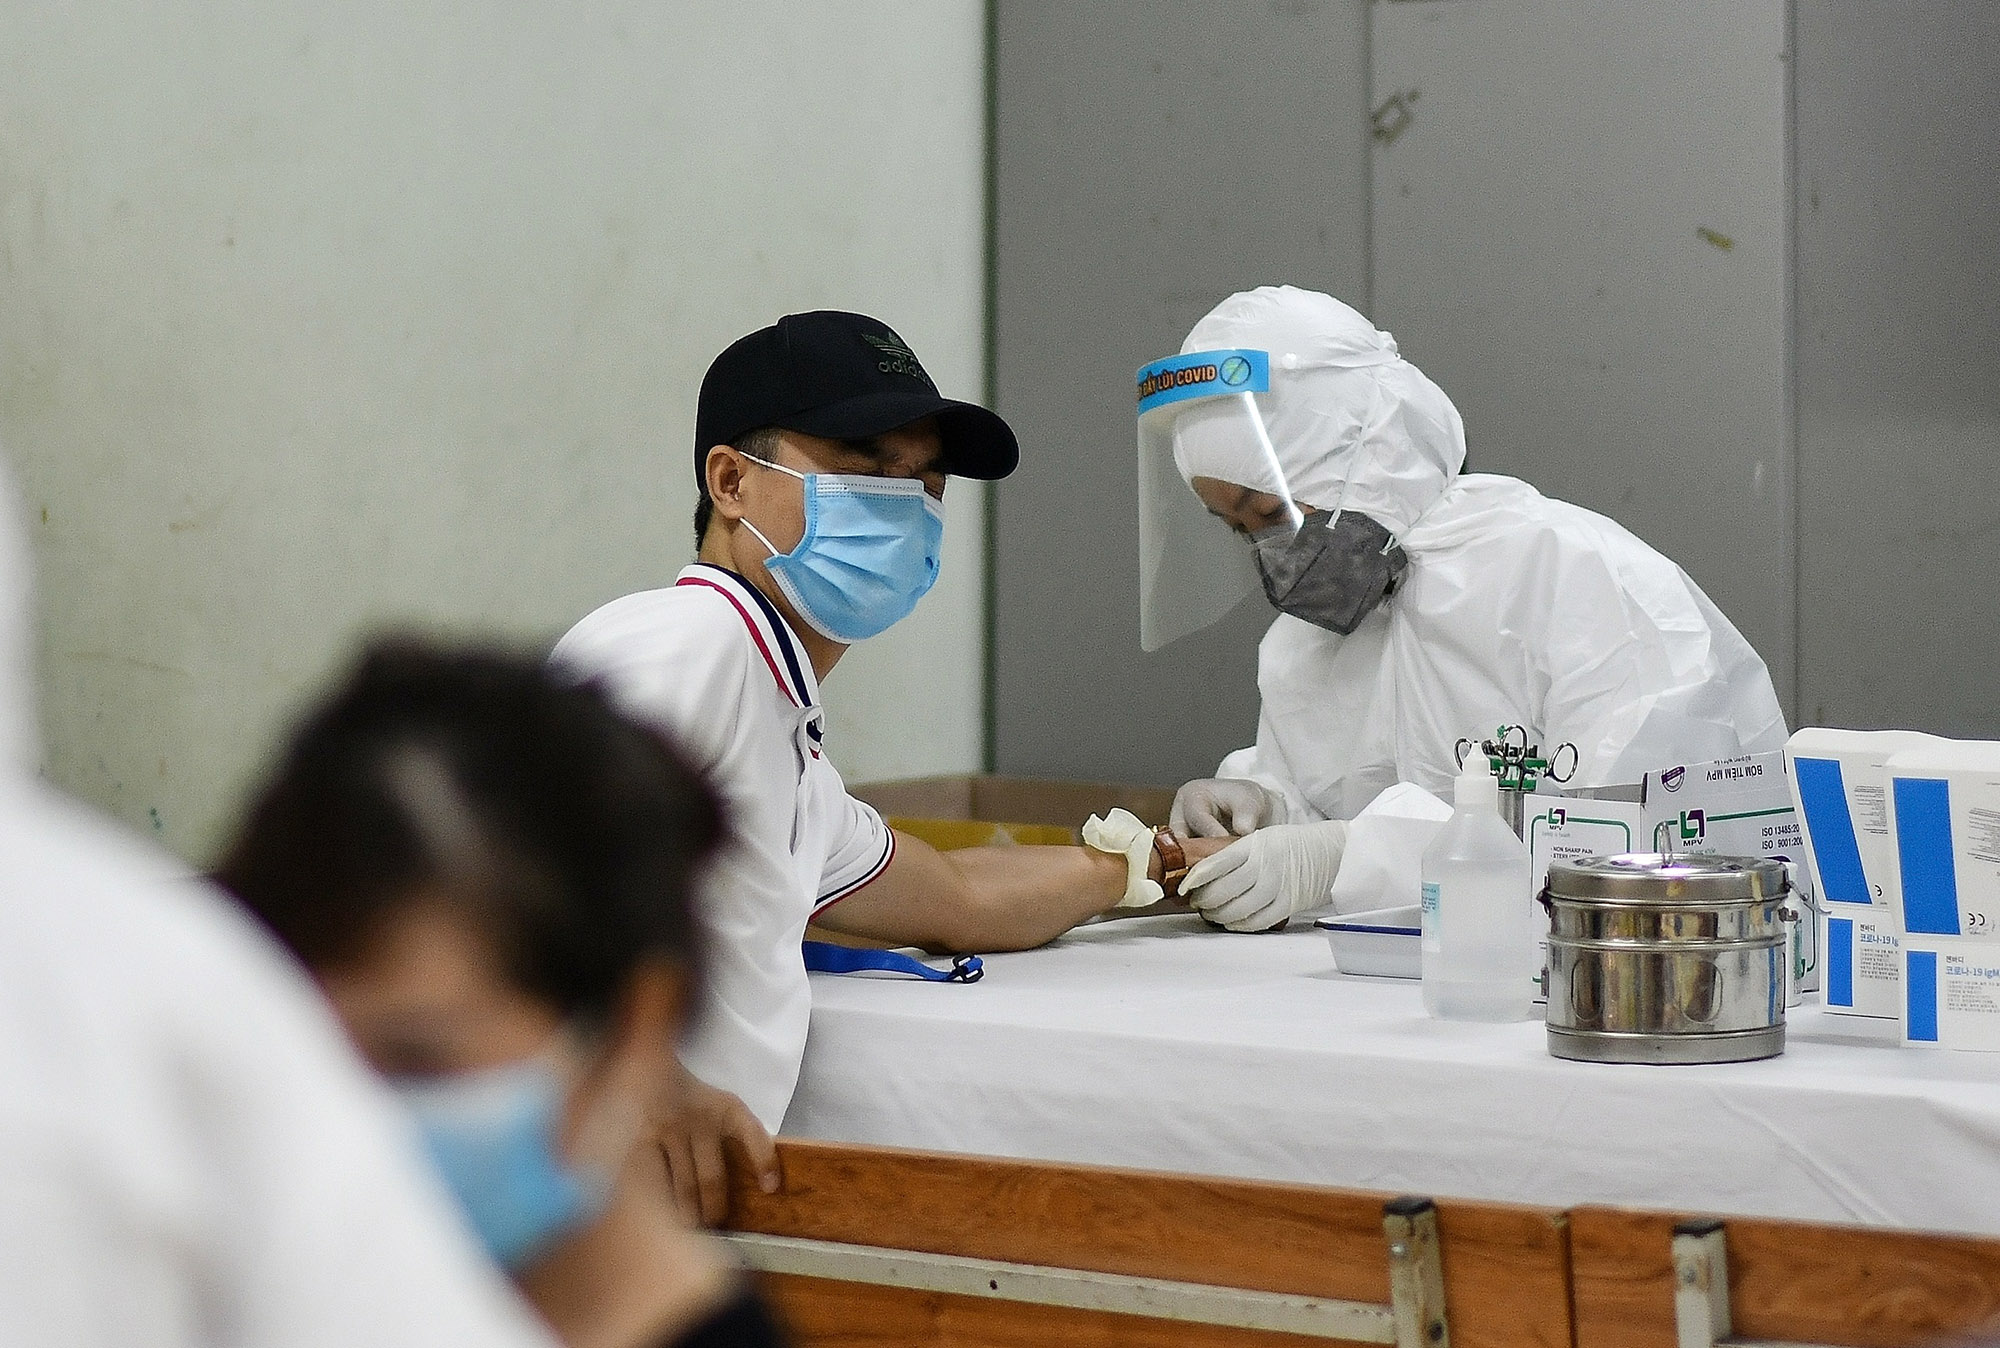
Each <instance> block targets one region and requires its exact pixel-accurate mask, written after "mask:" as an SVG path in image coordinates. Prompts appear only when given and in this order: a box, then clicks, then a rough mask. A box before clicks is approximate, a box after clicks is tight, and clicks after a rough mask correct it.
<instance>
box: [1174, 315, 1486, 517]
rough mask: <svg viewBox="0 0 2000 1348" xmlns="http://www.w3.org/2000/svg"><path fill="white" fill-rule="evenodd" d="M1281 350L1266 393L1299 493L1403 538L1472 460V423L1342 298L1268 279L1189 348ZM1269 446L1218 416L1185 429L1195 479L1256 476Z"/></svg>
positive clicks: (1180, 457)
mask: <svg viewBox="0 0 2000 1348" xmlns="http://www.w3.org/2000/svg"><path fill="white" fill-rule="evenodd" d="M1232 347H1246V348H1253V349H1256V350H1261V351H1266V352H1269V353H1270V359H1271V389H1270V392H1269V393H1268V394H1265V395H1263V396H1261V397H1260V398H1259V399H1258V403H1259V407H1260V409H1261V411H1262V413H1263V417H1264V425H1265V429H1266V431H1267V432H1268V434H1269V436H1270V443H1271V447H1272V449H1274V450H1275V451H1276V453H1277V458H1278V466H1279V468H1280V469H1281V470H1282V473H1283V477H1284V480H1285V482H1286V484H1287V486H1288V488H1289V492H1290V495H1291V496H1292V499H1293V500H1295V501H1297V502H1299V503H1300V504H1301V505H1308V506H1313V507H1316V508H1318V509H1321V510H1332V509H1335V508H1336V507H1337V508H1340V509H1344V510H1358V511H1360V512H1361V513H1363V514H1365V515H1369V516H1371V517H1373V518H1374V519H1375V520H1377V521H1378V522H1380V523H1381V524H1382V525H1383V526H1384V527H1386V528H1387V529H1388V530H1389V531H1390V532H1391V533H1393V534H1395V535H1396V536H1397V537H1398V538H1401V537H1402V535H1403V534H1404V533H1406V532H1407V531H1408V530H1409V529H1410V528H1411V526H1413V525H1414V524H1415V523H1416V522H1417V519H1418V517H1420V516H1421V515H1422V514H1423V513H1424V512H1425V511H1427V510H1429V509H1430V508H1431V506H1433V505H1434V504H1436V503H1437V501H1438V499H1439V498H1440V497H1441V496H1443V495H1444V493H1445V489H1446V488H1447V487H1449V486H1450V485H1451V484H1452V482H1453V481H1454V480H1456V479H1457V477H1458V470H1459V468H1460V467H1461V466H1462V465H1463V464H1464V463H1465V428H1464V426H1463V425H1461V424H1460V422H1459V419H1458V409H1457V408H1455V407H1453V406H1452V405H1451V399H1449V398H1447V397H1445V396H1444V390H1443V389H1440V388H1439V387H1438V386H1437V385H1436V384H1433V383H1432V382H1431V381H1430V379H1429V378H1428V377H1426V376H1425V374H1424V372H1423V371H1422V370H1419V369H1418V368H1417V367H1416V366H1414V365H1412V364H1410V363H1409V362H1408V361H1406V360H1404V359H1403V358H1402V356H1400V355H1399V354H1397V351H1396V339H1395V338H1394V337H1391V336H1390V335H1389V334H1388V333H1386V332H1381V331H1379V330H1377V329H1376V327H1375V325H1374V324H1372V323H1370V322H1369V321H1368V320H1367V319H1365V318H1363V317H1362V316H1361V315H1360V314H1358V313H1356V312H1355V311H1354V310H1353V309H1350V308H1349V307H1348V306H1346V305H1345V304H1342V303H1341V302H1340V301H1339V300H1337V299H1334V298H1333V297H1332V296H1331V295H1321V294H1317V293H1315V292H1313V291H1310V290H1300V289H1297V288H1296V287H1293V286H1261V287H1259V288H1258V289H1256V290H1246V291H1244V292H1242V293H1241V294H1236V295H1231V296H1230V297H1229V298H1228V299H1226V300H1224V301H1223V302H1222V303H1221V304H1218V305H1216V306H1215V308H1214V309H1212V310H1210V311H1209V314H1208V316H1207V317H1205V318H1203V319H1202V320H1201V321H1200V322H1199V323H1196V324H1195V325H1194V329H1193V330H1192V331H1191V332H1189V333H1188V335H1187V340H1186V341H1184V342H1183V343H1181V350H1182V351H1183V352H1194V351H1212V350H1218V349H1222V348H1232ZM1260 450H1261V446H1259V445H1257V444H1256V443H1255V442H1254V441H1249V440H1246V439H1245V438H1244V437H1243V436H1241V435H1240V434H1236V433H1234V427H1233V426H1231V425H1228V424H1227V423H1224V422H1221V421H1220V420H1219V419H1218V418H1216V417H1213V416H1204V415H1200V414H1196V415H1191V416H1184V417H1183V418H1182V419H1181V421H1180V423H1179V424H1178V426H1177V427H1176V432H1175V436H1174V461H1175V464H1176V465H1177V466H1178V467H1179V469H1180V472H1181V477H1182V479H1183V480H1188V479H1192V478H1195V477H1213V478H1217V479H1220V480H1221V481H1224V482H1241V483H1250V484H1256V483H1259V482H1260V481H1261V480H1262V478H1263V476H1265V475H1267V474H1268V470H1267V469H1265V468H1264V467H1263V466H1262V464H1261V463H1260V462H1259V460H1258V454H1259V452H1260Z"/></svg>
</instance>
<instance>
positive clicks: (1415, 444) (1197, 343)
mask: <svg viewBox="0 0 2000 1348" xmlns="http://www.w3.org/2000/svg"><path fill="white" fill-rule="evenodd" d="M1224 347H1244V348H1254V349H1261V350H1266V351H1268V352H1269V353H1270V363H1271V365H1270V378H1271V388H1270V392H1269V393H1268V394H1265V395H1260V397H1259V403H1260V406H1261V407H1262V409H1263V416H1264V421H1265V425H1266V426H1267V428H1268V429H1269V432H1270V443H1271V450H1272V452H1273V453H1274V454H1275V456H1276V458H1277V461H1278V463H1279V465H1280V466H1281V467H1282V469H1283V473H1284V477H1285V479H1286V481H1287V482H1288V483H1289V486H1290V491H1291V494H1292V495H1293V497H1294V498H1295V499H1297V500H1298V501H1300V502H1302V503H1303V504H1306V505H1310V506H1316V507H1319V508H1321V509H1333V508H1336V507H1338V508H1341V509H1345V510H1353V511H1361V512H1363V513H1366V514H1368V515H1370V516H1372V517H1374V518H1375V519H1376V520H1377V521H1378V522H1380V523H1381V524H1382V525H1384V526H1385V527H1386V528H1388V529H1389V530H1390V531H1392V532H1393V533H1394V534H1395V536H1396V539H1397V541H1398V542H1399V543H1400V544H1401V545H1402V547H1403V549H1404V550H1405V551H1406V552H1407V553H1408V555H1409V559H1410V565H1409V570H1408V571H1407V572H1406V573H1405V575H1404V578H1403V580H1402V582H1401V584H1400V586H1399V587H1398V589H1397V590H1396V592H1395V593H1394V594H1392V595H1391V596H1390V597H1389V598H1388V599H1387V600H1386V601H1385V602H1384V603H1383V604H1382V606H1381V607H1380V608H1378V609H1376V610H1375V611H1374V612H1373V613H1371V614H1369V615H1368V617H1367V618H1366V619H1364V620H1363V621H1362V623H1361V625H1360V626H1359V627H1358V628H1357V629H1356V630H1355V631H1354V632H1353V634H1352V635H1349V636H1341V635H1338V634H1336V633H1334V632H1330V631H1326V630H1323V629H1321V628H1318V627H1315V626H1313V625H1311V624H1309V623H1305V622H1301V621H1299V620H1298V619H1296V618H1292V617H1289V616H1284V615H1281V616H1280V617H1279V618H1278V619H1277V621H1276V622H1274V623H1273V624H1272V626H1271V629H1270V631H1269V632H1268V633H1267V634H1266V635H1265V637H1264V641H1263V644H1262V645H1261V647H1260V648H1259V652H1258V690H1259V692H1260V694H1261V695H1262V703H1263V705H1262V709H1261V714H1260V718H1259V725H1258V734H1257V743H1256V744H1255V745H1254V746H1251V747H1250V748H1247V749H1242V750H1239V751H1237V752H1236V753H1234V754H1231V755H1230V756H1229V757H1228V758H1226V759H1225V760H1224V761H1223V763H1222V765H1221V767H1220V768H1219V769H1218V770H1217V772H1218V775H1219V776H1224V777H1249V778H1253V779H1255V780H1258V781H1261V782H1263V783H1264V784H1265V785H1267V786H1270V787H1272V788H1273V789H1275V790H1277V791H1279V792H1281V793H1282V794H1283V795H1284V797H1285V799H1286V801H1287V803H1288V806H1289V810H1290V814H1289V817H1290V819H1291V820H1292V821H1293V822H1303V821H1309V820H1314V819H1351V818H1353V817H1354V816H1355V815H1356V814H1358V813H1359V812H1360V811H1361V810H1362V809H1363V808H1365V807H1366V806H1367V805H1368V804H1369V802H1370V801H1372V800H1373V799H1374V798H1375V797H1376V795H1378V794H1379V793H1380V792H1381V791H1383V790H1384V789H1386V788H1388V787H1390V786H1392V785H1394V784H1396V783H1398V782H1413V783H1415V784H1417V785H1419V786H1422V787H1424V788H1425V789H1426V790H1428V791H1431V792H1433V793H1434V794H1437V795H1439V796H1443V797H1449V795H1450V788H1451V783H1452V779H1453V778H1454V777H1455V776H1456V757H1455V753H1454V749H1455V746H1456V744H1457V742H1458V740H1459V739H1460V738H1472V739H1477V738H1479V737H1481V736H1490V735H1491V734H1493V733H1494V731H1495V730H1496V729H1497V728H1498V727H1499V726H1501V725H1503V724H1505V725H1521V726H1524V727H1525V728H1526V729H1527V731H1528V734H1529V736H1530V738H1531V739H1532V740H1533V741H1534V742H1536V743H1538V744H1540V745H1541V746H1542V747H1543V748H1544V749H1546V750H1553V749H1554V747H1555V746H1556V745H1557V744H1560V743H1564V742H1568V743H1573V744H1575V745H1576V747H1577V756H1578V768H1577V772H1576V775H1575V778H1574V779H1573V780H1574V783H1575V784H1576V785H1579V786H1585V785H1590V786H1598V785H1607V784H1611V783H1617V782H1628V781H1630V782H1636V781H1637V780H1638V779H1639V777H1640V775H1641V774H1642V773H1644V772H1645V771H1647V770H1649V769H1654V768H1662V767H1668V766H1671V765H1673V764H1676V763H1685V762H1700V761H1703V760H1707V759H1714V758H1725V757H1730V756H1732V755H1736V754H1742V753H1756V752H1764V751H1767V750H1776V749H1779V748H1782V747H1783V745H1784V741H1785V736H1786V731H1785V723H1784V715H1783V712H1782V710H1781V709H1780V707H1779V705H1778V700H1777V696H1776V694H1775V692H1774V691H1773V690H1772V687H1771V680H1770V675H1769V673H1768V672H1767V671H1766V669H1765V667H1764V662H1763V661H1762V660H1761V659H1759V658H1758V656H1757V653H1756V652H1755V651H1754V650H1753V649H1751V647H1750V645H1749V643H1747V642H1746V641H1744V639H1743V637H1742V636H1741V635H1740V634H1739V633H1738V632H1737V631H1736V629H1735V628H1734V627H1733V626H1732V625H1731V624H1730V622H1729V620H1728V619H1727V618H1726V617H1725V616H1723V614H1722V613H1721V611H1720V610H1718V609H1717V608H1716V607H1715V605H1714V604H1713V603H1712V602H1710V600H1709V599H1708V596H1707V595H1705V594H1703V593H1702V591H1701V589H1700V587H1698V586H1697V585H1696V584H1695V583H1694V581H1693V580H1691V579H1690V578H1689V577H1688V575H1687V573H1686V572H1684V571H1682V570H1681V568H1680V567H1678V566H1676V565H1675V564H1674V563H1673V562H1672V561H1670V560H1668V559H1667V558H1665V557H1663V556H1661V555H1660V554H1659V553H1657V552H1655V551H1654V550H1653V549H1652V548H1650V547H1648V546H1647V545H1646V544H1645V543H1643V542H1641V541H1640V540H1639V539H1638V538H1636V537H1634V536H1633V535H1632V534H1631V533H1629V532H1628V531H1627V530H1625V529H1624V528H1622V527H1620V526H1619V525H1618V524H1617V523H1615V522H1614V521H1612V520H1609V519H1607V518H1605V517H1604V516H1602V515H1598V514H1595V513H1593V512H1591V511H1588V510H1585V509H1582V508H1581V507H1578V506H1574V505H1569V504H1567V503H1565V502H1562V501H1554V500H1550V499H1549V498H1547V497H1545V496H1543V495H1541V494H1540V493H1539V492H1537V491H1536V490H1535V489H1534V488H1533V487H1531V486H1529V485H1528V484H1527V483H1525V482H1521V481H1518V480H1517V479H1514V478H1508V477H1499V476H1494V475H1489V474H1471V475H1465V476H1461V475H1460V471H1459V470H1460V468H1461V467H1462V465H1463V464H1464V461H1465V443H1466V442H1465V433H1464V429H1463V427H1462V425H1461V423H1460V421H1459V416H1458V412H1457V409H1455V408H1454V407H1453V406H1452V404H1451V400H1450V399H1449V398H1447V397H1446V396H1445V395H1444V392H1443V391H1442V390H1441V389H1439V388H1438V386H1437V385H1436V384H1434V383H1432V382H1431V381H1430V380H1429V379H1428V378H1427V377H1425V375H1424V374H1423V372H1422V371H1420V370H1418V369H1417V368H1416V367H1415V366H1413V365H1411V364H1410V363H1409V362H1408V361H1406V360H1404V359H1403V358H1402V357H1401V356H1400V355H1398V354H1397V351H1396V343H1395V340H1394V339H1393V338H1392V337H1390V335H1389V334H1388V333H1385V332H1380V331H1378V330H1376V328H1375V327H1374V326H1373V325H1372V324H1370V323H1369V322H1368V320H1367V319H1365V318H1363V317H1362V316H1361V315H1360V314H1358V313H1356V312H1355V311H1354V310H1353V309H1351V308H1349V307H1348V306H1346V305H1344V304H1342V303H1340V302H1339V301H1338V300H1335V299H1332V298H1330V297H1329V296H1326V295H1319V294H1314V293H1312V292H1309V291H1303V290H1297V289H1294V288H1292V287H1288V286H1285V287H1264V288H1261V289H1258V290H1253V291H1247V292H1244V293H1242V294H1238V295H1233V296H1231V297H1230V298H1229V299H1227V300H1225V301H1223V302H1222V303H1221V304H1219V305H1217V306H1216V308H1215V310H1214V311H1213V312H1211V313H1210V314H1209V315H1208V316H1207V317H1206V318H1204V319H1202V320H1201V322H1199V323H1198V324H1196V325H1195V328H1194V330H1193V331H1192V332H1191V333H1189V334H1188V338H1187V342H1186V344H1185V349H1188V350H1197V351H1198V350H1213V349H1218V348H1224ZM1174 451H1175V462H1176V466H1177V467H1178V468H1179V469H1180V471H1181V473H1182V475H1183V477H1193V476H1197V475H1200V476H1209V477H1218V478H1221V479H1224V480H1231V481H1241V480H1244V479H1243V477H1242V475H1241V474H1242V472H1243V471H1244V469H1243V467H1242V466H1241V465H1233V464H1232V462H1231V460H1230V458H1229V456H1230V455H1232V454H1237V455H1240V454H1242V453H1243V450H1242V439H1241V437H1234V438H1231V437H1228V436H1224V435H1208V434H1204V432H1203V429H1202V422H1201V420H1200V419H1199V418H1193V417H1190V418H1184V419H1183V421H1182V423H1181V425H1180V426H1179V427H1177V429H1176V440H1175V446H1174ZM1216 527H1220V526H1219V525H1218V526H1216Z"/></svg>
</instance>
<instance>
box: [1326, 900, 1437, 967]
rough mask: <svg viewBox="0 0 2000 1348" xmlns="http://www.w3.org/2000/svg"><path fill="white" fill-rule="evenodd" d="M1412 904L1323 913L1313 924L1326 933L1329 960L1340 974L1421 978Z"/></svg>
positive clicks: (1418, 932)
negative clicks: (1331, 913) (1398, 906)
mask: <svg viewBox="0 0 2000 1348" xmlns="http://www.w3.org/2000/svg"><path fill="white" fill-rule="evenodd" d="M1418 920H1419V919H1418V914H1417V909H1416V906H1415V905H1414V904H1412V905H1410V906H1408V907H1404V908H1377V909H1375V910H1373V911H1371V912H1366V913H1342V914H1340V915H1339V916H1338V917H1323V918H1320V919H1319V920H1318V921H1317V922H1314V923H1313V926H1315V927H1317V928H1318V929H1319V930H1321V931H1323V932H1325V933H1326V943H1327V945H1328V946H1329V947H1331V948H1332V950H1333V964H1334V967H1335V968H1337V969H1339V970H1340V972H1342V973H1344V974H1366V975H1371V976H1373V977H1376V978H1422V977H1423V973H1424V960H1423V933H1422V931H1421V930H1420V929H1419V928H1418V926H1417V923H1418Z"/></svg>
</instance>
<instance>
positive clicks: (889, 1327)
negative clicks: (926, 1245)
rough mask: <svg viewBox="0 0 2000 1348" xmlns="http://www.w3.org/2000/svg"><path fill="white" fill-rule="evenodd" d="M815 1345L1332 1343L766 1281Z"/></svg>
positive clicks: (949, 1347) (1154, 1347) (1021, 1347)
mask: <svg viewBox="0 0 2000 1348" xmlns="http://www.w3.org/2000/svg"><path fill="white" fill-rule="evenodd" d="M759 1281H760V1283H761V1285H762V1287H763V1289H764V1292H765V1295H766V1296H767V1297H769V1298H770V1300H771V1303H772V1305H773V1306H775V1307H776V1308H777V1311H778V1314H779V1316H780V1317H781V1318H782V1319H783V1320H784V1322H785V1326H786V1328H788V1329H789V1330H790V1331H791V1332H792V1337H793V1340H794V1341H795V1342H797V1343H799V1344H801V1345H806V1346H808V1348H970V1346H971V1345H980V1346H981V1348H1046V1345H1049V1344H1063V1345H1065V1346H1066V1348H1068V1346H1070V1345H1075V1346H1076V1348H1328V1344H1329V1342H1330V1341H1329V1340H1327V1339H1315V1338H1302V1337H1300V1336H1298V1335H1295V1334H1271V1333H1263V1332H1260V1331H1257V1330H1248V1329H1223V1328H1218V1327H1216V1326H1213V1325H1190V1324H1182V1323H1179V1322H1176V1321H1170V1320H1150V1319H1147V1318H1145V1317H1143V1316H1134V1315H1104V1314H1100V1313H1095V1312H1090V1311H1075V1310H1064V1309H1060V1308H1058V1307H1053V1306H1029V1305H1021V1304H1018V1303H1013V1302H1005V1301H983V1300H979V1299H977V1298H974V1297H963V1296H950V1295H944V1294H939V1293H928V1292H912V1291H907V1290H904V1289H902V1288H894V1287H873V1286H867V1285H863V1284H858V1283H846V1282H827V1281H824V1280H821V1279H818V1278H800V1277H792V1276H788V1275H783V1274H765V1275H763V1276H762V1277H761V1278H760V1279H759Z"/></svg>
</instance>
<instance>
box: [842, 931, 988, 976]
mask: <svg viewBox="0 0 2000 1348" xmlns="http://www.w3.org/2000/svg"><path fill="white" fill-rule="evenodd" d="M804 949H805V957H806V969H807V971H808V972H811V973H816V974H862V973H891V974H914V975H916V976H917V977H918V978H921V979H924V980H926V981H928V982H932V983H977V982H978V981H979V980H980V979H982V978H984V977H985V976H986V967H985V966H984V965H983V964H981V963H980V961H979V956H977V955H954V956H952V959H951V968H949V969H934V968H932V967H931V966H930V965H928V964H925V963H924V962H923V961H922V960H919V959H912V958H910V957H909V956H908V955H905V954H902V953H901V952H899V951H895V950H866V949H862V948H861V947H859V946H846V945H833V944H832V943H830V942H827V941H807V942H805V943H804Z"/></svg>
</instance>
